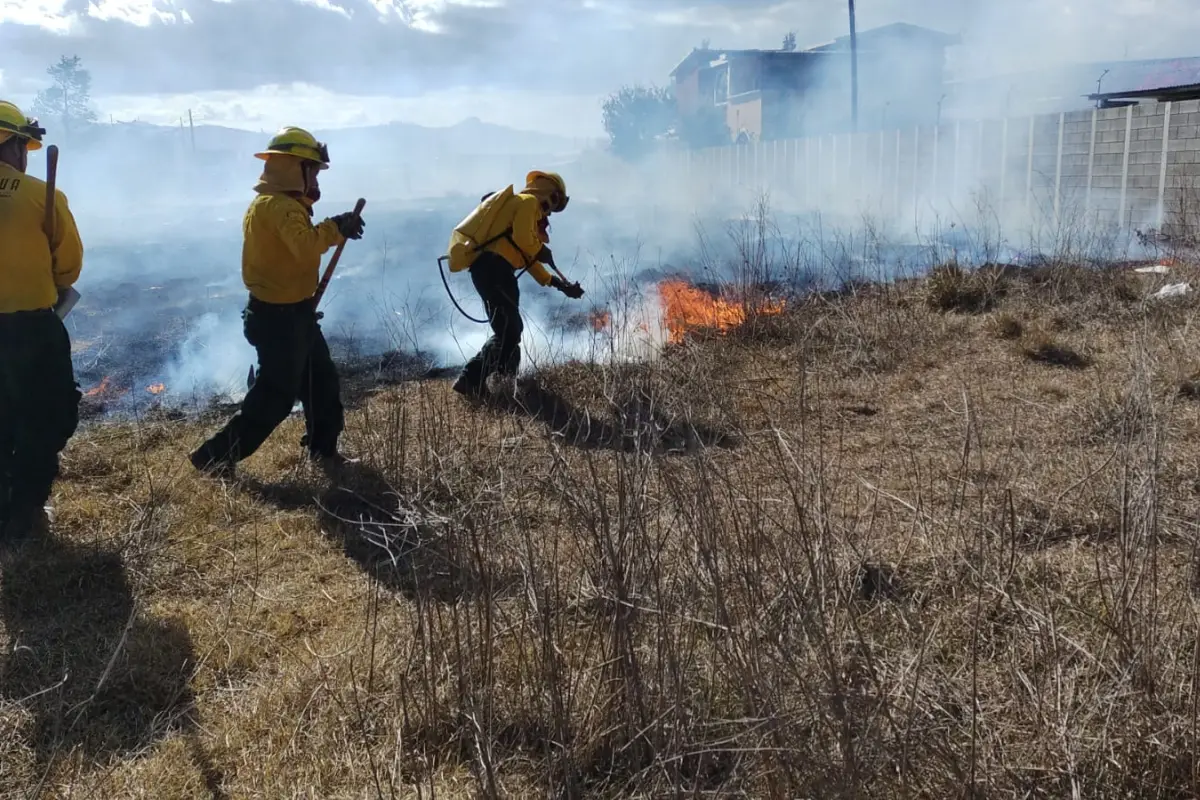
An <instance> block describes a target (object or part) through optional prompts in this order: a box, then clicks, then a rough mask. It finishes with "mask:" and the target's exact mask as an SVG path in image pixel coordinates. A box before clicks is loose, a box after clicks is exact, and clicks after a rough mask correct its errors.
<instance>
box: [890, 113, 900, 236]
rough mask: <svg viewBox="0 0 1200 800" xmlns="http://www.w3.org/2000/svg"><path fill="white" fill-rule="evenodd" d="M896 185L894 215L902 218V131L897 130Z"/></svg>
mask: <svg viewBox="0 0 1200 800" xmlns="http://www.w3.org/2000/svg"><path fill="white" fill-rule="evenodd" d="M893 183H894V192H895V199H894V201H893V210H892V213H893V214H895V215H896V216H900V129H899V128H896V180H895V181H894V182H893Z"/></svg>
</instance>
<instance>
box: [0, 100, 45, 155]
mask: <svg viewBox="0 0 1200 800" xmlns="http://www.w3.org/2000/svg"><path fill="white" fill-rule="evenodd" d="M45 135H46V129H45V128H42V127H39V126H38V121H37V120H36V119H32V118H30V117H27V116H25V114H24V113H23V112H22V111H21V109H19V108H17V107H16V106H15V105H13V104H12V103H9V102H6V101H4V100H0V144H2V143H4V142H6V141H8V140H9V139H11V138H12V137H14V136H19V137H21V138H22V139H24V140H25V149H26V150H40V149H42V137H43V136H45Z"/></svg>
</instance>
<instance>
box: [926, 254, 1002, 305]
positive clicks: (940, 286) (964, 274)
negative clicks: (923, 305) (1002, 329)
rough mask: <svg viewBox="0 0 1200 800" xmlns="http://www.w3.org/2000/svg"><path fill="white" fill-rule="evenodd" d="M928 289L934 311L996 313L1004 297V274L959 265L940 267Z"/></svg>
mask: <svg viewBox="0 0 1200 800" xmlns="http://www.w3.org/2000/svg"><path fill="white" fill-rule="evenodd" d="M925 289H926V302H927V303H928V305H929V307H930V308H933V309H936V310H937V311H956V312H960V313H965V314H980V313H983V312H985V311H990V310H992V309H993V308H994V307H995V306H996V304H997V303H998V302H999V301H1000V298H1001V297H1002V296H1003V294H1004V284H1003V281H1002V278H1001V273H998V272H995V271H991V270H983V269H978V270H968V269H964V268H963V267H962V266H960V265H959V264H958V262H956V261H948V262H946V263H944V264H939V265H937V266H936V267H934V268H933V269H932V270H930V272H929V277H928V278H927V279H926V281H925Z"/></svg>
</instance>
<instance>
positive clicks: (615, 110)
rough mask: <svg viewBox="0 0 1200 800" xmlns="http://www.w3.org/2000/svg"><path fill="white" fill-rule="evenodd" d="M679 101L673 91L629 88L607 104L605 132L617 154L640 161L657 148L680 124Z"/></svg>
mask: <svg viewBox="0 0 1200 800" xmlns="http://www.w3.org/2000/svg"><path fill="white" fill-rule="evenodd" d="M676 117H677V114H676V109H675V98H674V97H673V95H672V93H671V90H670V89H662V88H658V87H654V86H651V87H649V88H647V87H644V86H625V87H623V88H622V89H621V90H620V91H618V92H616V93H615V94H612V95H609V97H608V99H607V100H605V101H604V118H603V119H604V130H605V131H606V132H607V133H608V138H609V141H610V143H611V147H612V150H613V152H614V153H616V154H617V155H618V156H620V157H621V158H625V159H631V160H632V159H637V158H640V157H641V156H644V155H645V154H646V153H648V152H650V151H651V150H652V149H653V148H654V143H655V140H656V139H657V138H659V137H662V136H666V135H667V134H668V133H669V132H670V131H671V129H672V127H673V126H674V125H675V121H676Z"/></svg>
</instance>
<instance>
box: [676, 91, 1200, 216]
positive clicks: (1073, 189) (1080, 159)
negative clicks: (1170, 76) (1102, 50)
mask: <svg viewBox="0 0 1200 800" xmlns="http://www.w3.org/2000/svg"><path fill="white" fill-rule="evenodd" d="M666 158H667V159H668V160H669V161H671V162H673V165H674V166H675V167H676V168H678V169H679V171H680V174H682V175H684V176H686V179H687V180H688V181H689V182H690V183H691V185H692V188H693V190H694V191H697V192H710V193H721V192H729V191H735V192H740V193H746V194H752V193H755V192H762V191H769V192H770V193H771V194H772V195H780V194H783V195H785V196H787V197H788V198H790V199H792V200H794V201H796V202H797V203H798V204H800V205H802V206H805V207H809V208H814V209H819V208H828V209H836V210H840V211H844V212H857V213H861V212H863V211H867V212H870V213H874V214H878V215H882V216H884V217H891V218H893V219H896V220H899V221H902V222H905V223H907V222H910V221H912V220H914V219H918V220H919V219H925V220H928V219H929V215H930V214H931V213H935V214H942V215H945V216H947V217H950V218H952V217H954V216H955V215H958V214H961V213H965V212H968V211H971V210H973V209H972V206H975V207H987V208H988V209H991V210H992V211H993V212H994V213H996V214H997V216H998V217H999V218H1000V219H1001V220H1002V221H1004V222H1006V223H1011V222H1017V223H1022V222H1028V223H1031V224H1044V223H1046V222H1047V221H1051V222H1056V223H1069V222H1071V221H1072V220H1079V221H1085V222H1086V223H1088V224H1095V223H1099V224H1113V223H1116V224H1119V225H1121V226H1125V227H1145V226H1147V225H1165V226H1167V227H1176V226H1181V225H1190V226H1192V227H1197V222H1198V221H1200V100H1190V101H1185V102H1175V103H1148V104H1142V105H1136V106H1128V107H1124V108H1113V109H1093V110H1084V111H1075V112H1069V113H1059V114H1048V115H1038V116H1034V117H1010V118H1006V119H989V120H973V121H956V122H949V123H944V124H941V125H938V126H925V127H920V128H910V129H904V130H890V131H872V132H867V133H858V134H838V135H827V136H819V137H811V138H807V139H788V140H778V141H767V142H757V143H753V144H750V145H741V146H738V145H730V146H727V147H719V148H709V149H705V150H698V151H690V152H688V151H679V152H675V153H671V154H668V155H667V156H666Z"/></svg>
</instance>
